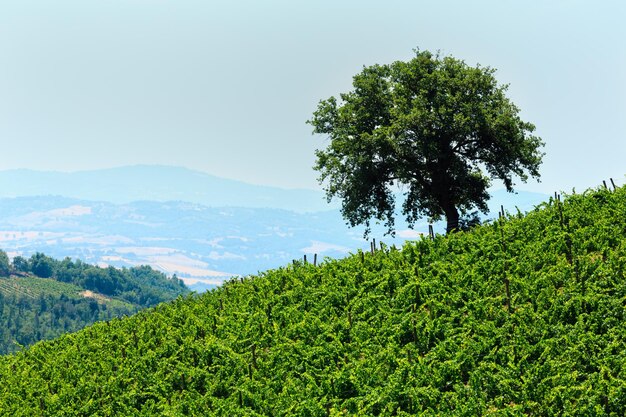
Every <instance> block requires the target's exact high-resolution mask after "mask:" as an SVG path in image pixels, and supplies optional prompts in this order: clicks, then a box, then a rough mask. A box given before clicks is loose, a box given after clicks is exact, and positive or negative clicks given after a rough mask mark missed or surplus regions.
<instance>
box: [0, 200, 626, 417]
mask: <svg viewBox="0 0 626 417" xmlns="http://www.w3.org/2000/svg"><path fill="white" fill-rule="evenodd" d="M625 270H626V189H625V188H619V189H618V190H616V191H615V192H611V191H608V190H605V189H600V190H595V191H588V192H586V193H584V194H583V195H581V194H576V195H571V196H568V197H566V198H564V199H563V201H561V199H556V200H555V199H550V201H548V202H546V203H544V204H542V205H541V206H540V207H538V208H537V209H536V210H533V211H532V212H530V213H528V214H527V215H522V214H509V213H507V214H506V215H505V216H504V217H503V218H501V219H500V220H496V221H493V222H491V223H489V224H485V225H483V226H479V227H476V228H475V229H472V230H471V231H469V232H463V233H456V234H453V235H450V236H437V237H436V238H435V239H434V240H432V241H431V240H429V239H421V240H418V241H416V242H412V243H411V242H408V243H406V244H405V245H404V246H403V247H402V248H395V247H385V246H383V247H382V248H381V249H379V250H377V251H376V252H375V253H369V252H368V253H364V252H360V251H359V252H357V253H355V254H354V255H352V256H349V257H347V258H345V259H342V260H330V259H328V260H326V261H325V262H324V263H323V264H322V265H320V266H317V267H315V266H313V265H311V264H303V263H301V262H296V263H295V264H290V265H288V266H286V267H283V268H280V269H277V270H272V271H268V272H266V273H262V274H259V275H257V276H248V277H245V278H244V277H242V278H239V279H231V280H230V281H228V282H227V283H225V284H224V285H223V286H222V287H220V288H218V289H215V290H212V291H210V292H207V293H205V294H202V295H200V296H193V297H186V298H178V299H177V300H176V301H174V302H170V303H163V304H160V305H159V306H157V307H155V308H153V309H148V310H143V311H141V312H140V313H138V314H136V315H134V316H132V317H128V318H123V319H114V320H111V321H110V322H107V323H97V324H94V325H92V326H90V327H88V328H86V329H84V330H82V331H79V332H76V333H73V334H67V335H64V336H62V337H60V338H58V339H56V340H54V341H48V342H40V343H38V344H36V345H35V346H33V347H31V348H30V349H27V350H25V351H23V352H20V353H17V354H14V355H10V356H5V357H3V358H0V378H1V379H2V381H3V384H1V385H0V410H2V413H3V415H11V416H26V415H50V416H52V415H93V416H104V415H125V416H127V415H146V416H147V415H172V416H173V415H216V416H233V415H249V416H288V415H300V416H340V415H381V416H408V415H429V416H430V415H432V416H434V415H458V416H475V415H594V416H601V415H607V416H609V415H616V416H617V415H624V414H626V356H625V353H624V346H625V344H626V324H625V323H626V321H625V320H624V318H625V317H624V316H625V311H624V310H625V305H626V302H625V301H624V300H626V280H625V279H624V272H625Z"/></svg>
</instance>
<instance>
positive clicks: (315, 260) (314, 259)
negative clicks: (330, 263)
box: [313, 253, 317, 266]
mask: <svg viewBox="0 0 626 417" xmlns="http://www.w3.org/2000/svg"><path fill="white" fill-rule="evenodd" d="M313 266H317V253H316V254H314V255H313Z"/></svg>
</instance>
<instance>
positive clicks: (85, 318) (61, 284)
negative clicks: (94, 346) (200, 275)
mask: <svg viewBox="0 0 626 417" xmlns="http://www.w3.org/2000/svg"><path fill="white" fill-rule="evenodd" d="M36 258H38V259H44V258H45V259H46V260H47V262H48V263H49V265H50V273H51V276H50V277H48V278H42V277H38V276H35V275H33V273H32V272H24V271H21V272H18V273H17V274H14V275H12V276H10V277H0V354H5V353H10V352H14V351H17V350H20V349H22V348H23V347H25V346H30V345H32V344H33V343H35V342H37V341H39V340H46V339H53V338H55V337H58V336H60V335H61V334H63V333H66V332H72V331H77V330H80V329H82V328H84V327H85V326H86V325H89V324H92V323H94V322H96V321H101V320H110V319H112V318H114V317H119V316H122V315H131V314H133V313H136V312H137V311H139V310H140V309H141V308H145V307H151V306H154V305H156V304H158V303H159V302H161V301H166V300H172V299H174V298H176V297H177V296H178V295H180V294H185V293H187V292H189V290H188V289H186V288H185V287H183V286H181V283H180V282H179V281H178V280H174V279H169V278H167V277H166V276H165V275H163V274H162V273H160V272H157V271H154V270H152V269H151V268H149V267H136V268H131V269H125V270H117V269H115V268H106V269H104V268H99V267H96V266H93V265H88V264H84V263H82V262H78V261H77V262H73V261H71V260H70V259H65V260H63V261H56V260H54V259H52V258H48V257H46V256H45V255H43V254H39V255H36ZM103 291H106V293H103Z"/></svg>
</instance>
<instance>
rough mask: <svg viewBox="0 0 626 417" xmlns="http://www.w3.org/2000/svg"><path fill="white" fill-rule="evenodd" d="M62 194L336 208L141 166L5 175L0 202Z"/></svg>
mask: <svg viewBox="0 0 626 417" xmlns="http://www.w3.org/2000/svg"><path fill="white" fill-rule="evenodd" d="M38 195H58V196H64V197H71V198H77V199H81V200H92V201H107V202H110V203H116V204H125V203H130V202H132V201H139V200H148V201H187V202H191V203H197V204H203V205H206V206H213V207H224V206H233V207H255V208H279V209H283V210H291V211H296V212H313V211H322V210H330V209H332V208H337V207H338V204H336V203H335V204H334V205H329V204H328V202H327V201H326V199H325V196H324V193H323V192H322V191H315V190H306V189H283V188H277V187H266V186H260V185H252V184H247V183H244V182H241V181H235V180H229V179H224V178H219V177H215V176H212V175H209V174H206V173H203V172H199V171H194V170H190V169H187V168H180V167H170V166H161V165H136V166H127V167H120V168H110V169H100V170H93V171H78V172H70V173H67V172H51V171H33V170H27V169H17V170H7V171H0V197H24V196H38Z"/></svg>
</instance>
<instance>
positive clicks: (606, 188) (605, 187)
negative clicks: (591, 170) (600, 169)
mask: <svg viewBox="0 0 626 417" xmlns="http://www.w3.org/2000/svg"><path fill="white" fill-rule="evenodd" d="M602 184H604V189H605V190H608V189H609V187H607V186H606V181H604V180H602Z"/></svg>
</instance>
